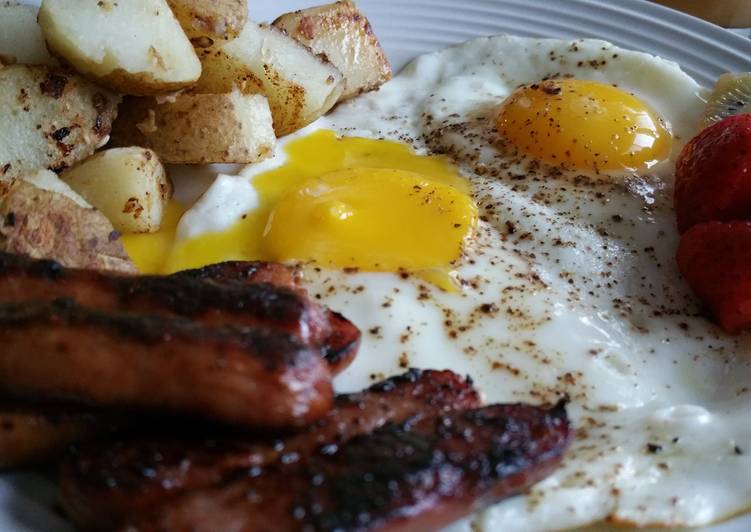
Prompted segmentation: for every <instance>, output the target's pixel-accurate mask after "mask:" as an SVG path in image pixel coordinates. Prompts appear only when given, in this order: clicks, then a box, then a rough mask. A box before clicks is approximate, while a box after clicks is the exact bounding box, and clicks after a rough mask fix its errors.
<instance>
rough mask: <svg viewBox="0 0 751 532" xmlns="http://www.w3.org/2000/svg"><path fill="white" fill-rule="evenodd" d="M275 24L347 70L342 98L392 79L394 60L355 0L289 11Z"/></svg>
mask: <svg viewBox="0 0 751 532" xmlns="http://www.w3.org/2000/svg"><path fill="white" fill-rule="evenodd" d="M273 25H274V26H275V27H277V28H279V29H281V30H284V31H286V32H287V34H288V35H290V36H291V37H293V38H294V39H295V40H297V41H299V42H301V43H302V44H304V45H306V46H308V47H310V49H311V50H313V51H314V52H315V53H317V54H323V55H325V56H326V58H327V59H328V60H329V61H330V62H331V63H332V64H333V65H334V66H335V67H337V68H338V69H339V70H340V71H341V72H342V73H343V74H344V79H345V82H346V86H345V89H344V92H343V93H342V96H341V97H340V101H343V100H348V99H350V98H354V97H355V96H358V95H359V94H362V93H364V92H368V91H372V90H375V89H377V88H378V87H380V86H381V85H383V84H384V83H386V82H387V81H388V80H390V79H391V76H392V72H391V64H390V63H389V60H388V58H387V57H386V54H385V53H384V51H383V48H381V43H380V42H379V41H378V38H377V37H376V36H375V34H374V33H373V29H372V28H371V26H370V22H369V21H368V19H367V17H366V16H365V15H364V14H363V13H362V12H361V11H360V10H359V9H358V8H357V6H356V5H355V3H354V2H352V1H351V0H341V1H339V2H335V3H333V4H327V5H323V6H318V7H311V8H309V9H303V10H300V11H295V12H293V13H286V14H284V15H282V16H280V17H279V18H277V19H276V20H275V21H274V22H273Z"/></svg>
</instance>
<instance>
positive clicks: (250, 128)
mask: <svg viewBox="0 0 751 532" xmlns="http://www.w3.org/2000/svg"><path fill="white" fill-rule="evenodd" d="M275 142H276V137H275V136H274V128H273V126H272V121H271V111H270V110H269V104H268V101H267V100H266V98H264V97H263V96H260V95H247V94H242V93H240V92H239V91H234V92H231V93H229V94H188V93H183V94H178V95H175V96H174V97H172V98H165V99H161V100H158V99H155V98H126V99H125V101H124V102H123V105H122V107H121V113H120V118H119V119H118V121H117V122H116V123H115V127H114V131H113V143H114V144H115V145H117V146H144V147H147V148H150V149H152V150H154V151H155V152H156V153H157V155H158V156H159V158H160V159H161V160H162V161H164V162H166V163H180V164H206V163H253V162H256V161H259V160H261V159H264V158H266V157H267V156H268V155H269V154H270V153H271V152H272V150H273V148H274V143H275Z"/></svg>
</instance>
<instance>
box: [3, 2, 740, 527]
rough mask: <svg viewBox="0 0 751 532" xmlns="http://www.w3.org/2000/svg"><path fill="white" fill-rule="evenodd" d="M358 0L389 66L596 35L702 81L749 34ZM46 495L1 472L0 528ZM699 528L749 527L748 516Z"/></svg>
mask: <svg viewBox="0 0 751 532" xmlns="http://www.w3.org/2000/svg"><path fill="white" fill-rule="evenodd" d="M316 1H317V0H279V1H276V2H268V1H267V2H263V3H261V2H252V3H251V6H252V8H251V10H252V12H251V15H252V17H253V18H254V19H256V20H270V19H273V18H274V17H276V16H277V15H279V14H280V13H283V12H285V11H290V10H292V9H301V8H304V7H308V6H310V5H311V4H315V3H316ZM319 1H324V0H319ZM26 3H37V4H38V2H34V1H27V2H26ZM358 4H359V5H360V6H361V7H362V8H363V10H364V11H365V12H366V13H367V15H368V16H369V18H370V20H371V22H372V24H373V26H374V29H375V31H376V33H377V35H378V36H379V37H380V39H381V41H382V43H383V45H384V46H385V48H386V50H387V52H388V54H389V57H390V58H391V60H392V62H393V64H394V67H395V68H397V69H398V68H401V67H402V66H404V64H405V63H406V62H407V61H409V60H410V59H412V58H413V57H414V56H416V55H418V54H421V53H425V52H430V51H434V50H437V49H440V48H444V47H446V46H449V45H452V44H455V43H459V42H462V41H465V40H467V39H470V38H472V37H477V36H482V35H492V34H499V33H511V34H515V35H526V36H538V37H560V38H576V37H596V38H601V39H604V40H607V41H610V42H612V43H614V44H617V45H619V46H622V47H624V48H631V49H634V50H642V51H645V52H649V53H652V54H655V55H659V56H662V57H665V58H668V59H672V60H674V61H677V62H678V63H680V64H681V66H682V67H683V69H684V70H685V71H686V72H688V73H689V74H691V75H692V76H693V77H694V78H695V79H696V80H698V81H699V82H700V83H702V84H704V85H711V84H712V83H713V81H714V80H715V79H716V78H717V77H718V76H719V75H720V74H722V73H723V72H729V71H751V40H749V39H746V38H743V37H740V36H738V35H735V34H733V33H730V32H728V31H725V30H723V29H721V28H719V27H717V26H713V25H711V24H708V23H706V22H703V21H700V20H698V19H695V18H692V17H689V16H686V15H683V14H681V13H678V12H675V11H672V10H669V9H666V8H663V7H661V6H658V5H655V4H651V3H649V2H646V1H644V0H462V1H457V0H359V1H358ZM54 496H55V493H54V489H53V488H52V487H51V486H50V485H49V484H48V483H46V482H44V481H42V480H40V479H39V478H38V477H36V476H34V475H30V474H18V475H6V476H5V477H4V478H2V479H0V531H2V532H21V531H23V532H32V531H33V532H39V531H44V532H63V531H65V532H68V531H70V530H71V529H70V528H69V527H68V526H67V525H66V523H65V521H64V520H63V519H62V518H61V517H59V515H58V514H57V513H56V512H55V511H54V510H53V504H54V502H53V501H54ZM707 530H711V531H712V532H745V531H747V530H751V515H749V516H746V517H743V518H739V519H735V520H733V521H732V522H728V523H725V524H723V525H720V526H716V527H712V528H710V529H707Z"/></svg>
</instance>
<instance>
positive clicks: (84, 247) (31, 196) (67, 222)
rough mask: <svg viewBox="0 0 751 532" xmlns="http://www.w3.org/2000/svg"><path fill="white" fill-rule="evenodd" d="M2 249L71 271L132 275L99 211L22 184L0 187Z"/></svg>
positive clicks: (14, 182)
mask: <svg viewBox="0 0 751 532" xmlns="http://www.w3.org/2000/svg"><path fill="white" fill-rule="evenodd" d="M0 250H2V251H7V252H10V253H17V254H20V255H28V256H31V257H34V258H48V259H55V260H57V261H58V262H60V263H61V264H62V265H63V266H67V267H70V268H95V269H102V270H114V271H120V272H128V273H135V271H136V270H135V266H134V265H133V263H132V262H131V261H130V258H128V255H127V253H126V252H125V249H124V248H123V246H122V244H121V242H120V240H119V234H118V233H117V231H115V230H114V229H113V227H112V224H110V222H109V220H107V218H105V217H104V215H103V214H102V213H101V212H99V211H97V210H96V209H90V208H85V207H81V206H79V205H77V204H76V203H75V202H74V201H73V200H71V199H70V198H67V197H65V196H63V195H62V194H58V193H57V192H51V191H49V190H43V189H41V188H37V187H35V186H34V185H32V184H30V183H27V182H25V181H23V180H21V179H13V180H11V181H3V182H0Z"/></svg>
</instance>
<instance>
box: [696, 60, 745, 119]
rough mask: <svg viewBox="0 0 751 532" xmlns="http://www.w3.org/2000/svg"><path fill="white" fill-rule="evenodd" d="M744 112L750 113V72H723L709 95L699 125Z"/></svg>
mask: <svg viewBox="0 0 751 532" xmlns="http://www.w3.org/2000/svg"><path fill="white" fill-rule="evenodd" d="M745 113H751V72H742V73H738V74H723V75H722V76H720V78H719V79H718V80H717V83H716V84H715V86H714V90H713V91H712V94H710V96H709V100H708V101H707V108H706V109H705V110H704V116H703V117H702V121H701V126H702V127H707V126H710V125H712V124H714V123H715V122H719V121H720V120H722V119H723V118H727V117H728V116H731V115H740V114H745Z"/></svg>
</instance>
